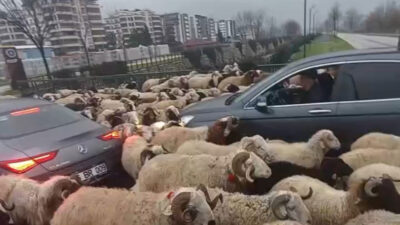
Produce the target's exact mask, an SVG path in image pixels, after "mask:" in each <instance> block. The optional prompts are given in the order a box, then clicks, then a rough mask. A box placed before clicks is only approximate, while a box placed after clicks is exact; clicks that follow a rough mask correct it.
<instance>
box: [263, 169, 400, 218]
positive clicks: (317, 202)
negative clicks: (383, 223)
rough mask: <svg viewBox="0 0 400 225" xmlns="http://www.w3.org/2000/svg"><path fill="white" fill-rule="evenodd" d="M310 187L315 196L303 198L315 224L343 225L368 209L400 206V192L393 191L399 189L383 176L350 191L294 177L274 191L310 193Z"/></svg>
mask: <svg viewBox="0 0 400 225" xmlns="http://www.w3.org/2000/svg"><path fill="white" fill-rule="evenodd" d="M387 183H389V185H387ZM310 188H311V189H312V190H313V195H312V197H311V198H310V199H307V200H304V203H305V205H306V206H307V208H308V209H309V210H310V212H311V217H312V224H315V225H336V224H337V225H341V224H344V223H346V222H347V221H348V220H350V219H352V218H354V217H356V216H357V215H359V214H360V213H362V212H364V211H366V210H371V209H382V208H383V209H386V210H393V209H395V208H399V206H398V204H396V203H394V202H395V201H398V199H399V195H398V193H397V192H396V193H394V192H395V191H396V190H395V188H394V184H393V182H392V181H391V180H388V179H381V178H370V179H368V180H366V181H363V182H361V183H358V184H356V185H354V186H352V187H350V189H349V190H348V191H340V190H335V189H334V188H332V187H330V186H328V185H327V184H325V183H323V182H321V181H319V180H316V179H314V178H310V177H306V176H292V177H289V178H286V179H284V180H281V181H280V182H279V183H277V184H276V185H275V186H274V187H273V188H272V189H271V191H280V190H286V191H294V192H298V193H307V192H306V191H308V190H309V189H310ZM385 192H386V193H385ZM390 198H392V199H393V200H390ZM390 204H394V206H390Z"/></svg>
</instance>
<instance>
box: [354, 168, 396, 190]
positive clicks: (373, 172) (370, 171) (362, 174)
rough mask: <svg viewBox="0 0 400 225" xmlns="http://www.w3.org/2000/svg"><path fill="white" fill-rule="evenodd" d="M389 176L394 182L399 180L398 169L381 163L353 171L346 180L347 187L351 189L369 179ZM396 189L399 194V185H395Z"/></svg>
mask: <svg viewBox="0 0 400 225" xmlns="http://www.w3.org/2000/svg"><path fill="white" fill-rule="evenodd" d="M385 174H386V175H389V176H390V177H391V178H392V179H394V180H400V167H396V166H390V165H387V164H383V163H377V164H371V165H367V166H364V167H361V168H359V169H357V170H355V171H354V172H353V173H352V174H351V175H350V177H349V179H348V180H347V186H348V187H351V186H353V185H354V184H357V183H359V182H361V181H363V180H367V179H368V178H370V177H382V176H383V175H385ZM395 186H396V189H397V190H398V191H399V192H400V184H399V183H395Z"/></svg>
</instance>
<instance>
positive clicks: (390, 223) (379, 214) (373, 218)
mask: <svg viewBox="0 0 400 225" xmlns="http://www.w3.org/2000/svg"><path fill="white" fill-rule="evenodd" d="M398 224H400V215H398V214H394V213H391V212H388V211H385V210H371V211H368V212H366V213H364V214H362V215H359V216H357V217H356V218H354V219H351V220H350V221H349V222H347V223H346V225H398Z"/></svg>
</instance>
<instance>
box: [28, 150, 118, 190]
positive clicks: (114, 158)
mask: <svg viewBox="0 0 400 225" xmlns="http://www.w3.org/2000/svg"><path fill="white" fill-rule="evenodd" d="M121 156H122V145H121V144H118V145H117V146H115V147H114V148H113V149H110V150H109V151H107V152H105V153H103V154H100V155H97V156H95V157H92V158H90V159H88V160H85V161H81V162H79V163H76V164H73V165H70V166H68V167H65V168H62V169H60V170H55V171H49V172H47V173H44V174H41V175H39V176H34V177H31V178H32V179H34V180H38V181H45V180H48V179H49V178H50V177H52V176H56V175H62V176H70V175H74V174H77V173H80V172H82V171H84V170H87V169H90V168H92V167H94V166H96V165H99V164H101V163H106V165H107V173H106V174H104V175H101V176H98V177H93V178H92V179H91V180H89V181H87V182H86V181H85V183H87V184H90V185H92V184H97V183H100V182H101V181H103V180H104V179H106V178H108V177H110V176H116V174H119V173H121V172H123V169H122V165H121Z"/></svg>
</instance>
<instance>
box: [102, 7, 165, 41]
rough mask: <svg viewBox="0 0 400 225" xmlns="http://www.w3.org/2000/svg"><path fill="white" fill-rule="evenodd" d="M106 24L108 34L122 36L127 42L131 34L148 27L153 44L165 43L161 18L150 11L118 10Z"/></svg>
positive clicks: (107, 19)
mask: <svg viewBox="0 0 400 225" xmlns="http://www.w3.org/2000/svg"><path fill="white" fill-rule="evenodd" d="M105 22H106V25H105V28H106V32H110V33H115V34H117V35H122V36H123V38H124V39H125V40H127V39H129V35H130V34H131V33H133V32H136V31H138V30H143V29H145V27H147V28H148V30H149V33H150V36H151V39H152V40H153V43H155V44H158V43H161V42H162V41H163V29H162V22H161V16H159V15H157V14H155V12H153V11H151V10H148V9H145V10H139V9H135V10H128V9H122V10H117V11H115V12H114V13H113V14H112V15H111V16H110V17H108V18H106V19H105ZM119 41H120V40H119ZM119 44H120V43H119Z"/></svg>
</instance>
